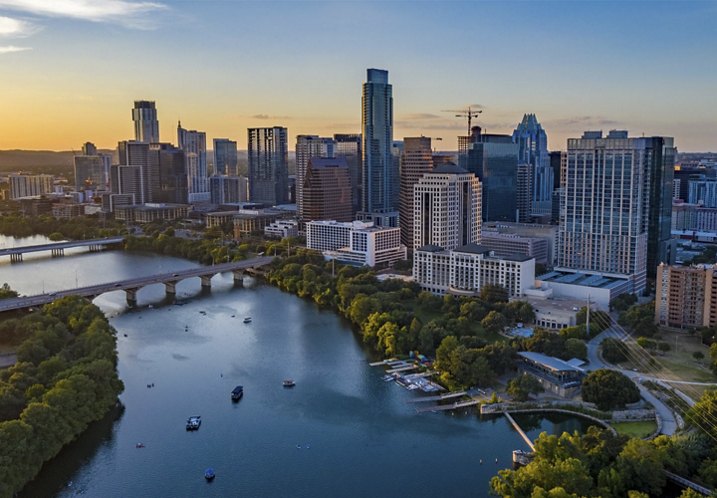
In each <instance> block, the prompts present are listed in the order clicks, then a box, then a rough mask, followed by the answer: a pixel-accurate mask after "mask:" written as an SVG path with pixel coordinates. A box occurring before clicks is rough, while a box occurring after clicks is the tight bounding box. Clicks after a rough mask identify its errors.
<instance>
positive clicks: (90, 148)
mask: <svg viewBox="0 0 717 498" xmlns="http://www.w3.org/2000/svg"><path fill="white" fill-rule="evenodd" d="M82 155H83V156H96V155H97V147H96V146H95V144H93V143H92V142H85V143H83V144H82Z"/></svg>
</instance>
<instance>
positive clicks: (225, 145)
mask: <svg viewBox="0 0 717 498" xmlns="http://www.w3.org/2000/svg"><path fill="white" fill-rule="evenodd" d="M238 166H239V159H238V157H237V143H236V142H235V141H234V140H229V139H228V138H215V139H214V174H215V175H229V176H236V175H238V174H239V172H238Z"/></svg>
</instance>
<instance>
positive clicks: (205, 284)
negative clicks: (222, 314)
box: [199, 274, 214, 289]
mask: <svg viewBox="0 0 717 498" xmlns="http://www.w3.org/2000/svg"><path fill="white" fill-rule="evenodd" d="M213 276H214V274H210V275H200V276H199V278H201V279H202V289H211V288H212V277H213Z"/></svg>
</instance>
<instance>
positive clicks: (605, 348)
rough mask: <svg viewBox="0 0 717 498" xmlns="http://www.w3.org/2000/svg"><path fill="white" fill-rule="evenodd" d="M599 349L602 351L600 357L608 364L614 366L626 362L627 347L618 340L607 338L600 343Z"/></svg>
mask: <svg viewBox="0 0 717 498" xmlns="http://www.w3.org/2000/svg"><path fill="white" fill-rule="evenodd" d="M600 347H601V349H602V357H603V358H604V359H605V360H606V361H608V362H610V363H613V364H616V363H621V362H623V361H625V360H627V356H626V355H625V350H626V348H627V346H625V345H624V344H623V343H622V341H620V340H619V339H613V338H612V337H608V338H607V339H605V340H603V341H602V343H601V344H600Z"/></svg>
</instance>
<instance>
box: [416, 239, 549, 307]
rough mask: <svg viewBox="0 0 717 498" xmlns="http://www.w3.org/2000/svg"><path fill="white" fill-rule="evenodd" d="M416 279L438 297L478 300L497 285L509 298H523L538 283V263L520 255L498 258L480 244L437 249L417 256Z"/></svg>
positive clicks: (421, 251)
mask: <svg viewBox="0 0 717 498" xmlns="http://www.w3.org/2000/svg"><path fill="white" fill-rule="evenodd" d="M413 278H414V280H415V281H416V283H418V284H419V285H420V286H421V288H422V289H423V290H426V291H429V292H432V293H434V294H446V293H449V294H454V295H459V296H475V295H478V294H479V293H480V290H481V289H482V288H483V287H484V286H486V285H497V286H500V287H503V288H505V289H506V290H507V291H508V296H509V297H519V296H522V295H523V293H524V292H525V290H526V289H529V288H530V287H532V286H533V284H534V281H535V259H534V258H531V257H529V256H524V255H520V254H513V255H504V256H497V255H496V254H495V253H494V252H493V251H491V250H489V249H487V248H485V247H482V246H479V245H477V244H467V245H464V246H461V247H458V248H456V249H454V250H444V249H443V248H442V247H439V246H435V245H426V246H423V247H420V248H417V249H416V250H415V251H414V253H413Z"/></svg>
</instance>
